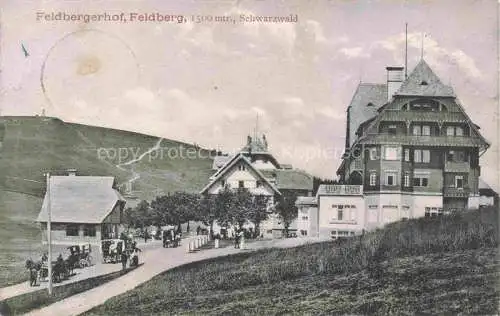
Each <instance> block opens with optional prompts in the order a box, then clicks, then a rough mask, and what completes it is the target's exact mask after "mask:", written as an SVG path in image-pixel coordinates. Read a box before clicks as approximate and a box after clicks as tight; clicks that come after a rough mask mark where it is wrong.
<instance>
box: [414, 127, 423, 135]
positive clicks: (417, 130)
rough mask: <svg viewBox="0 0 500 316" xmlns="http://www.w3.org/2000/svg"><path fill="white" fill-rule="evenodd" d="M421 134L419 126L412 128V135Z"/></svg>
mask: <svg viewBox="0 0 500 316" xmlns="http://www.w3.org/2000/svg"><path fill="white" fill-rule="evenodd" d="M421 134H422V129H421V128H420V125H415V126H413V135H414V136H418V135H421Z"/></svg>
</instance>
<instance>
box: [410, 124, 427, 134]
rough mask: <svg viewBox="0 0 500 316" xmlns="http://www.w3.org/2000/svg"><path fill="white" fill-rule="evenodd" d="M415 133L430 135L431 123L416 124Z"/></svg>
mask: <svg viewBox="0 0 500 316" xmlns="http://www.w3.org/2000/svg"><path fill="white" fill-rule="evenodd" d="M413 135H414V136H420V135H423V136H430V135H431V127H430V126H429V125H414V126H413Z"/></svg>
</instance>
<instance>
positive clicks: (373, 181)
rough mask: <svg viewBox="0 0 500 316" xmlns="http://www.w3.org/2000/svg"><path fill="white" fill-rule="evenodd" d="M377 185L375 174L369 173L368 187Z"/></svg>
mask: <svg viewBox="0 0 500 316" xmlns="http://www.w3.org/2000/svg"><path fill="white" fill-rule="evenodd" d="M376 185H377V174H376V173H375V172H372V173H370V186H371V187H374V186H376Z"/></svg>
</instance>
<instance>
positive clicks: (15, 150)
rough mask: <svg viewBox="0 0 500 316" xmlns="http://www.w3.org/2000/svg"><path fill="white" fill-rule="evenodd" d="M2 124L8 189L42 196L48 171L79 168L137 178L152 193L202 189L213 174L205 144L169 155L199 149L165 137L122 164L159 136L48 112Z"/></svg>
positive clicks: (0, 165) (1, 172)
mask: <svg viewBox="0 0 500 316" xmlns="http://www.w3.org/2000/svg"><path fill="white" fill-rule="evenodd" d="M0 125H1V126H2V127H1V128H0V139H3V144H2V147H1V149H0V184H2V187H3V189H4V190H12V191H17V192H22V193H27V194H33V195H37V196H42V195H43V192H44V191H45V185H44V173H45V172H47V171H48V170H65V169H68V168H76V169H78V173H79V174H80V175H113V176H115V177H116V178H117V180H118V184H123V183H125V182H127V181H128V180H130V179H134V178H137V180H136V181H134V182H133V186H132V190H133V191H134V195H136V196H137V197H138V198H140V199H152V198H153V197H154V196H155V195H156V194H155V193H154V192H156V193H161V192H164V193H165V192H172V191H176V190H186V191H192V192H196V191H198V190H201V188H202V187H203V186H204V185H205V184H206V183H207V181H208V177H209V176H210V174H211V170H210V169H211V164H212V159H211V158H201V157H207V156H209V155H208V154H209V152H208V151H206V150H203V149H200V150H201V152H202V156H201V157H194V158H193V159H182V158H179V157H178V156H175V155H174V154H171V155H168V150H170V151H171V153H175V152H176V151H181V150H184V151H185V150H187V149H191V150H198V148H197V147H195V146H194V145H191V144H185V143H181V142H176V141H173V140H169V139H162V140H161V147H162V149H161V150H159V151H156V152H153V153H152V154H150V155H145V156H144V157H143V159H142V160H140V161H139V162H137V163H133V164H130V165H122V166H121V168H120V167H118V166H117V165H118V164H120V163H122V164H123V163H126V162H128V161H130V160H132V159H133V158H134V157H137V156H140V154H143V153H145V152H147V151H148V150H149V149H150V148H152V147H154V146H155V144H157V143H158V141H159V138H158V137H154V136H149V135H144V134H139V133H133V132H127V131H121V130H114V129H108V128H102V127H94V126H86V125H80V124H73V123H66V122H63V121H61V120H60V119H57V118H50V117H0ZM162 152H163V155H161V153H162ZM106 153H107V154H106ZM119 153H121V154H122V158H121V159H119V158H120V157H119ZM134 155H135V156H134Z"/></svg>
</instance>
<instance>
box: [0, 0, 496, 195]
mask: <svg viewBox="0 0 500 316" xmlns="http://www.w3.org/2000/svg"><path fill="white" fill-rule="evenodd" d="M4 3H6V4H5V5H4V7H3V8H2V15H1V27H2V30H1V32H2V34H1V35H2V38H1V68H2V77H1V81H0V82H1V87H2V90H1V95H2V103H1V111H2V112H1V113H2V115H34V114H38V113H40V112H41V109H42V108H45V109H46V112H47V115H49V116H57V117H60V118H61V119H63V120H64V121H68V122H77V123H83V124H90V125H99V126H105V127H112V128H118V129H125V130H132V131H137V132H142V133H146V134H151V135H155V136H161V137H166V138H170V139H174V140H180V141H185V142H188V143H197V144H200V145H202V146H204V147H207V148H219V149H222V150H223V151H226V152H231V151H234V150H236V149H239V148H240V147H242V145H243V144H244V142H245V141H246V136H247V135H248V134H251V133H253V129H254V127H255V125H256V124H255V121H256V115H257V114H259V117H260V118H259V131H260V133H265V134H266V136H267V139H268V141H269V145H270V149H271V151H272V152H273V153H274V154H275V156H276V157H277V158H278V160H279V161H280V162H281V163H291V164H293V166H294V167H297V168H301V169H304V170H306V171H309V172H311V173H312V174H314V175H318V176H321V177H324V178H332V177H334V176H335V171H336V169H337V167H338V165H339V163H340V155H341V153H342V150H343V146H344V136H345V111H346V108H347V106H348V105H349V102H350V100H351V97H352V94H353V92H354V90H355V88H356V86H357V85H358V83H359V81H360V80H362V81H363V82H375V83H383V82H384V81H385V79H386V73H385V67H386V66H399V65H401V66H403V65H404V44H405V41H404V30H405V22H408V48H409V50H408V57H409V58H408V66H409V70H410V71H411V69H412V68H413V67H414V66H415V65H416V63H417V62H418V60H419V59H420V55H421V43H422V34H426V35H425V38H424V41H423V42H424V45H423V46H424V58H425V59H426V61H427V62H428V63H429V65H430V66H431V67H432V68H433V69H434V71H435V72H436V74H437V75H438V76H439V77H440V78H441V79H442V81H443V82H444V83H445V84H450V83H451V85H452V86H453V88H454V90H455V92H456V94H457V95H458V97H459V99H460V101H461V102H462V104H463V105H464V107H465V109H466V110H467V112H468V114H469V116H470V117H471V119H472V120H473V121H474V123H476V124H478V125H479V126H480V127H481V132H482V134H483V135H484V136H485V137H486V138H487V139H488V140H489V141H490V142H491V143H492V147H491V148H490V149H489V150H488V152H487V153H486V154H484V155H483V157H482V158H481V164H482V166H483V167H482V177H483V179H485V180H486V181H487V182H488V183H490V184H491V185H492V186H493V187H495V188H498V186H497V185H496V183H498V180H497V176H498V172H497V170H498V167H497V166H498V159H497V149H498V146H497V144H498V138H497V117H498V115H497V83H498V81H497V77H498V75H497V69H498V66H497V52H498V51H497V48H498V45H497V28H498V23H497V12H498V11H497V3H496V1H493V0H492V1H456V0H453V1H411V3H410V2H403V1H385V2H377V1H370V2H368V1H366V3H365V4H361V1H358V3H352V2H351V1H349V2H348V1H340V0H338V1H335V0H330V1H327V0H324V1H304V0H297V1H286V2H285V1H277V0H276V1H271V0H266V1H263V0H254V1H232V0H219V1H215V0H197V1H186V0H182V1H181V0H176V1H173V0H172V1H141V2H138V1H123V2H120V1H113V2H111V3H110V1H107V2H104V1H66V2H65V3H61V1H57V2H56V1H38V2H36V1H24V2H23V1H14V0H11V1H4ZM37 12H43V13H46V14H51V13H54V14H55V13H58V12H63V13H66V14H72V13H77V14H104V13H105V12H107V13H109V14H120V13H122V12H123V13H124V14H125V16H126V17H127V18H129V17H130V16H129V14H130V13H132V12H137V13H160V14H162V15H166V14H176V15H179V14H181V15H184V16H186V17H187V18H189V19H190V17H191V16H192V15H204V16H223V15H226V16H231V17H235V18H236V23H234V24H233V23H222V22H205V23H192V22H187V23H172V22H131V21H128V22H127V23H121V22H112V21H109V22H89V23H84V22H77V21H69V22H62V21H37ZM241 14H245V15H247V16H249V15H268V16H276V15H282V16H283V15H285V16H286V15H290V14H292V15H297V16H298V23H282V24H279V23H258V22H255V23H240V22H239V17H240V15H241ZM83 29H92V30H95V31H86V32H81V31H80V32H76V33H74V34H72V35H69V36H67V35H68V34H69V33H72V32H75V31H79V30H83ZM65 36H66V37H65ZM21 45H24V47H25V48H26V50H27V52H28V54H29V56H27V57H26V56H25V54H24V52H23V49H22V46H21ZM51 47H52V49H51ZM44 60H45V72H44V84H45V88H46V93H47V96H48V100H47V98H46V97H45V96H44V94H43V93H42V89H41V84H40V75H41V69H42V65H43V63H44Z"/></svg>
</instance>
